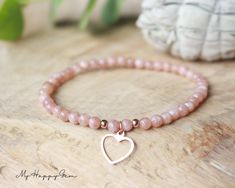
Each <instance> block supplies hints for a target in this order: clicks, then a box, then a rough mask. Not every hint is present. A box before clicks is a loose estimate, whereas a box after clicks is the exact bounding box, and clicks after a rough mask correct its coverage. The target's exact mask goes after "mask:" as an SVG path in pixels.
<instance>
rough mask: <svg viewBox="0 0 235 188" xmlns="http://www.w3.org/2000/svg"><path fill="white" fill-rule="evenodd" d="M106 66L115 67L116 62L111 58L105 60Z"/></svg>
mask: <svg viewBox="0 0 235 188" xmlns="http://www.w3.org/2000/svg"><path fill="white" fill-rule="evenodd" d="M107 66H108V67H115V66H116V61H115V59H114V58H113V57H109V58H107Z"/></svg>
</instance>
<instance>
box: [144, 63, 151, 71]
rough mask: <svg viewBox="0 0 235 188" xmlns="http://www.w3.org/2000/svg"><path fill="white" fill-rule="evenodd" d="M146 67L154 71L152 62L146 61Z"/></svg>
mask: <svg viewBox="0 0 235 188" xmlns="http://www.w3.org/2000/svg"><path fill="white" fill-rule="evenodd" d="M144 67H145V68H146V69H148V70H152V69H153V63H152V62H150V61H145V63H144Z"/></svg>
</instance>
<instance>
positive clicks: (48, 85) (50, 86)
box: [42, 82, 55, 95]
mask: <svg viewBox="0 0 235 188" xmlns="http://www.w3.org/2000/svg"><path fill="white" fill-rule="evenodd" d="M42 88H43V89H44V90H45V91H46V92H47V93H48V94H49V95H51V94H52V93H53V91H54V89H55V86H54V85H53V84H51V83H50V82H45V83H44V84H43V86H42Z"/></svg>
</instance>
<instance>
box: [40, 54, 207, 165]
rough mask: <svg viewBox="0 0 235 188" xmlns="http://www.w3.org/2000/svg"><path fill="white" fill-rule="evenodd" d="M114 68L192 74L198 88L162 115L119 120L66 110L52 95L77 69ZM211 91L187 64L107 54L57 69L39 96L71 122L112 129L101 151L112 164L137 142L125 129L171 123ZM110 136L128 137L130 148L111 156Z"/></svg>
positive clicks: (46, 105) (60, 115)
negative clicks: (107, 143)
mask: <svg viewBox="0 0 235 188" xmlns="http://www.w3.org/2000/svg"><path fill="white" fill-rule="evenodd" d="M111 68H136V69H147V70H154V71H163V72H171V73H175V74H178V75H182V76H184V77H187V78H189V79H190V80H192V81H195V82H196V85H197V87H196V89H195V91H194V93H193V94H192V96H190V97H189V98H188V99H187V100H186V101H184V102H183V103H181V104H180V105H178V106H177V107H175V108H172V109H171V110H168V111H166V112H163V113H162V114H160V115H153V116H152V117H151V118H148V117H144V118H142V119H140V120H138V119H133V120H129V119H124V120H122V121H118V120H110V121H107V120H101V119H100V118H99V117H96V116H90V115H88V114H86V113H78V112H72V111H70V110H67V109H65V108H63V107H61V106H60V105H58V104H56V102H55V101H54V99H53V98H52V95H53V93H54V92H55V91H56V90H57V89H58V88H59V87H60V86H61V85H62V84H64V83H65V82H66V81H68V80H70V79H72V78H73V77H75V76H76V75H77V74H78V73H82V72H86V71H91V70H96V69H97V70H100V69H111ZM207 94H208V82H207V80H206V79H205V78H204V77H203V76H202V75H201V74H198V73H194V72H192V71H191V70H189V69H188V68H186V67H185V66H178V65H173V64H169V63H160V62H156V61H143V60H140V59H136V60H134V59H133V58H124V57H117V58H107V59H100V60H90V61H81V62H79V63H76V64H74V65H73V66H71V67H69V68H66V69H65V70H63V71H61V72H58V73H55V74H54V75H52V76H51V77H49V79H48V80H47V81H46V82H45V83H44V84H43V86H42V88H41V89H40V90H39V100H40V102H41V103H42V104H43V107H44V108H45V109H46V111H47V112H48V113H50V114H53V115H55V116H56V117H58V118H59V119H61V120H62V121H64V122H71V123H73V124H75V125H78V124H81V125H85V126H89V127H90V128H92V129H108V130H109V131H111V132H112V133H116V134H107V135H105V136H104V137H103V139H102V140H101V149H102V152H103V154H104V156H105V158H106V159H107V161H108V162H109V163H110V164H116V163H119V162H121V161H122V160H124V159H126V158H127V157H128V156H129V155H130V154H131V153H132V152H133V150H134V142H133V140H132V139H130V138H128V137H126V136H125V132H128V131H131V130H133V129H134V128H142V129H144V130H147V129H150V128H152V127H153V128H158V127H161V126H163V125H167V124H170V123H172V122H173V121H175V120H177V119H179V118H181V117H184V116H186V115H188V114H189V113H191V112H192V111H194V110H195V109H196V108H197V107H198V106H199V104H200V103H201V102H202V101H203V100H205V99H206V97H207ZM108 137H114V138H115V139H116V140H117V141H118V142H121V141H123V140H125V141H128V142H129V143H130V145H131V147H130V150H129V151H128V153H127V154H126V155H124V156H123V157H121V158H119V159H117V160H112V159H111V158H110V157H109V156H108V154H107V152H106V149H105V145H104V142H105V139H106V138H108Z"/></svg>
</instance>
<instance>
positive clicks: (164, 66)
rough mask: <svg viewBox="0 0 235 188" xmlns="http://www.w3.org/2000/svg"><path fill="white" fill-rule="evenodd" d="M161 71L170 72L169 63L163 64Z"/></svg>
mask: <svg viewBox="0 0 235 188" xmlns="http://www.w3.org/2000/svg"><path fill="white" fill-rule="evenodd" d="M163 71H165V72H170V71H171V65H170V64H169V63H164V64H163Z"/></svg>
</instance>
